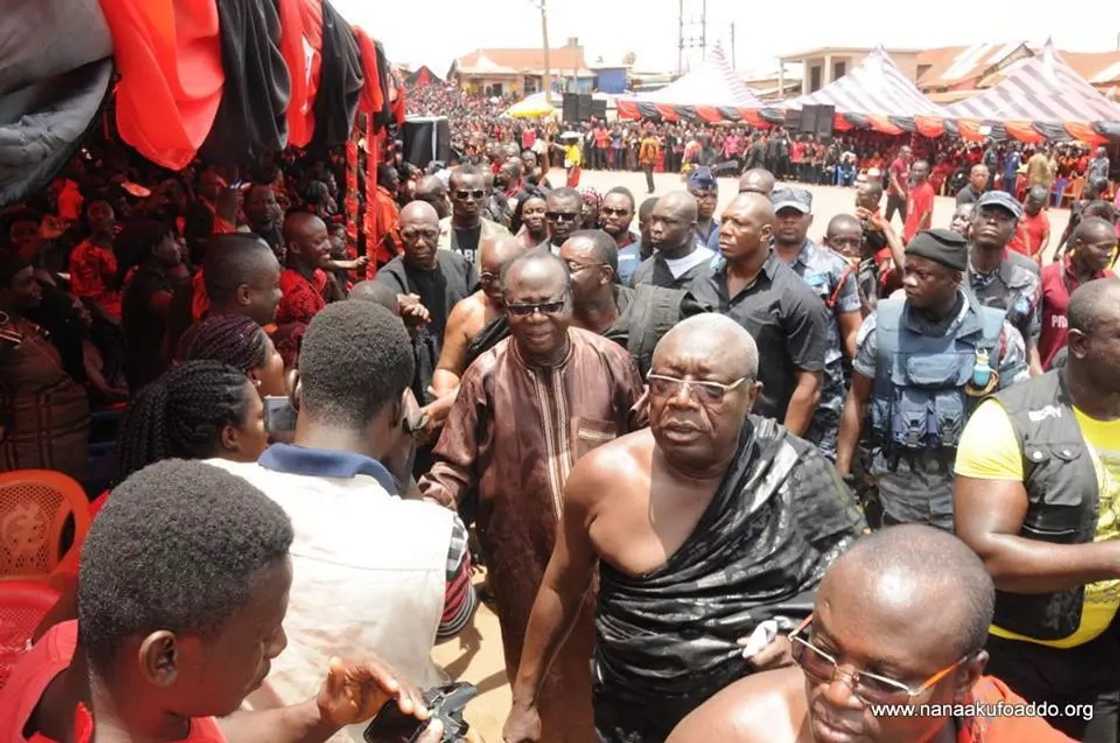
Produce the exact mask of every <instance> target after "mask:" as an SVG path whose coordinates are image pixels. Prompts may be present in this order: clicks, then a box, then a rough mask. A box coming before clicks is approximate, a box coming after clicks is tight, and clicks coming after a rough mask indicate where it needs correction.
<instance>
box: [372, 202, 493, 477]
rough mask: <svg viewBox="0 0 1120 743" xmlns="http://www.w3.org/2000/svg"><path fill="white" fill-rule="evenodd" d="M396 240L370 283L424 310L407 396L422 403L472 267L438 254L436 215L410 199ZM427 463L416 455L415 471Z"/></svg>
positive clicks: (470, 282)
mask: <svg viewBox="0 0 1120 743" xmlns="http://www.w3.org/2000/svg"><path fill="white" fill-rule="evenodd" d="M400 236H401V241H402V242H403V243H404V254H403V255H401V256H398V257H396V258H394V259H393V260H391V261H389V262H388V263H387V264H385V266H384V267H383V268H382V269H381V270H380V271H378V272H377V278H376V279H375V281H377V282H378V283H381V284H384V285H386V286H388V287H389V288H391V289H392V290H393V291H395V292H396V293H397V294H404V295H415V296H416V297H418V298H419V302H420V304H421V305H423V306H424V308H425V309H426V310H427V311H428V315H429V322H428V323H426V324H424V325H423V326H421V327H419V328H418V329H417V332H416V333H415V334H414V335H413V338H412V348H413V354H414V357H415V359H416V374H415V377H414V378H413V381H412V392H413V394H414V395H416V399H417V401H418V402H419V403H420V404H421V405H426V404H428V403H430V402H432V401H433V400H434V399H435V395H433V394H432V393H431V392H429V387H431V385H432V378H433V375H434V373H435V368H436V362H437V361H438V360H439V357H440V346H441V344H442V342H443V336H444V331H445V330H446V329H447V322H448V316H449V315H450V314H451V309H452V308H453V307H454V306H455V305H456V304H457V303H458V302H460V301H462V300H463V299H466V298H467V296H469V295H470V293H471V291H472V290H473V289H474V287H475V286H477V285H478V276H477V274H475V270H474V266H473V265H471V264H470V263H467V260H466V259H465V258H464V257H463V256H462V255H460V254H459V253H456V252H453V251H450V250H439V249H437V247H436V246H437V244H438V243H439V214H437V213H436V210H435V208H434V207H432V205H431V204H429V203H427V202H426V201H413V202H411V203H409V204H407V205H406V206H405V207H404V208H403V209H401V220H400ZM426 464H427V462H425V461H423V457H420V456H418V457H417V465H418V467H423V469H421V470H418V471H426V467H424V465H426Z"/></svg>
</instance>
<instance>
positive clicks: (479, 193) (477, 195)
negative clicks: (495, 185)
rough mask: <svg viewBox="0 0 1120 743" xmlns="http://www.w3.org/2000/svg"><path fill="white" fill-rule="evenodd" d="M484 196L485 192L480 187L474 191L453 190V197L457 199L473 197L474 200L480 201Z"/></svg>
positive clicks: (462, 199) (463, 199)
mask: <svg viewBox="0 0 1120 743" xmlns="http://www.w3.org/2000/svg"><path fill="white" fill-rule="evenodd" d="M485 196H486V192H485V191H483V190H482V189H478V190H475V191H456V192H455V198H457V199H458V200H459V201H466V200H467V199H474V200H475V201H480V200H481V199H482V198H484V197H485Z"/></svg>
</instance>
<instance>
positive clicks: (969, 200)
mask: <svg viewBox="0 0 1120 743" xmlns="http://www.w3.org/2000/svg"><path fill="white" fill-rule="evenodd" d="M991 177H992V174H991V171H989V170H988V166H987V165H985V164H984V163H976V164H975V165H973V166H972V170H970V171H968V185H966V186H965V187H964V188H962V189H961V190H960V191H957V206H960V205H961V204H975V203H976V202H977V201H979V200H980V197H981V196H983V195H984V194H985V193H986V192H987V190H988V185H989V181H990V180H991Z"/></svg>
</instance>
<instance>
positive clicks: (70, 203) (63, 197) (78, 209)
mask: <svg viewBox="0 0 1120 743" xmlns="http://www.w3.org/2000/svg"><path fill="white" fill-rule="evenodd" d="M84 201H85V197H84V196H82V192H81V190H80V189H79V188H78V182H77V181H72V180H70V179H69V178H67V179H66V182H65V183H64V184H63V185H62V191H60V192H59V194H58V216H59V218H61V219H65V220H66V221H67V222H77V221H78V218H79V217H80V216H81V213H82V202H84Z"/></svg>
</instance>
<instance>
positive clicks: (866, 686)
mask: <svg viewBox="0 0 1120 743" xmlns="http://www.w3.org/2000/svg"><path fill="white" fill-rule="evenodd" d="M993 603H994V589H993V587H992V581H991V578H989V577H988V575H987V573H986V572H985V571H984V565H983V563H981V562H980V560H979V559H978V558H977V557H976V555H974V554H973V553H972V552H971V551H970V550H969V549H968V547H967V546H966V545H965V544H964V543H962V542H961V541H960V540H959V539H957V538H955V537H953V536H951V535H949V534H946V533H945V532H942V531H940V530H937V529H933V528H931V527H928V526H918V525H906V526H895V527H891V528H889V529H884V530H883V531H880V532H877V533H875V534H872V535H871V536H868V537H865V538H863V539H862V540H860V541H859V542H856V544H855V545H854V546H853V547H852V548H851V549H850V550H848V551H847V552H846V553H845V554H844V555H843V556H842V557H840V558H839V559H838V560H837V561H836V562H835V563H833V565H832V567H831V568H829V570H828V572H827V573H826V574H825V577H824V580H823V581H821V586H820V590H819V591H818V592H817V599H816V606H815V611H814V614H813V615H812V617H811V619H810V620H808V621H807V623H805V624H803V625H802V626H801V627H800V628H798V630H797V631H796V632H794V633H793V634H792V635H791V641H792V650H793V656H794V658H795V659H796V661H797V665H796V666H793V667H789V668H783V669H781V670H777V671H770V672H767V673H760V674H757V675H755V676H751V677H748V678H746V679H743V680H742V681H738V682H736V683H734V684H732V685H731V686H729V687H727V688H726V689H724V690H723V691H722V692H720V693H719V694H716V695H715V696H714V697H712V698H711V699H710V700H708V701H707V702H706V703H705V704H704V705H703V706H702V707H700V708H699V709H697V710H696V711H695V712H693V713H692V714H691V715H689V716H688V717H687V718H685V720H684V721H683V722H681V724H680V725H678V726H677V729H676V730H674V731H673V734H672V735H670V736H669V741H668V743H709V741H720V743H825V741H838V740H852V741H855V740H859V741H867V743H918V742H920V741H921V742H926V743H934V742H935V741H969V742H974V743H980V742H981V741H983V742H984V743H1004V742H1006V743H1012V742H1014V743H1018V742H1019V741H1031V743H1036V742H1037V743H1049V742H1051V741H1053V742H1057V741H1067V740H1069V739H1068V738H1066V737H1065V736H1064V735H1062V734H1061V733H1059V732H1057V731H1055V730H1054V729H1052V728H1051V727H1050V726H1049V725H1047V724H1046V722H1045V721H1044V720H1041V719H1039V718H1037V717H1012V716H1010V715H1003V716H1001V715H996V716H992V717H982V716H978V717H973V716H967V717H953V716H950V715H948V714H933V715H928V716H917V715H910V716H905V715H887V714H879V715H876V713H875V712H874V710H873V707H872V705H877V704H924V705H943V706H944V709H950V708H951V705H970V704H987V705H996V704H1000V703H1003V704H1007V705H1009V706H1010V705H1014V704H1023V700H1022V698H1020V697H1018V696H1016V694H1015V693H1014V692H1012V691H1011V690H1010V689H1008V687H1007V686H1006V685H1005V684H1004V683H1003V682H1002V681H1000V680H999V679H997V678H994V677H992V676H983V675H982V674H983V672H984V667H985V665H986V664H987V661H988V654H987V653H986V652H985V651H984V649H983V648H984V640H985V635H986V633H987V628H988V623H989V622H990V621H991V618H992V606H993ZM837 663H839V664H840V666H839V668H838V667H837V665H836V664H837ZM841 669H842V670H841ZM856 679H858V681H857V680H856ZM908 688H909V689H919V688H920V689H921V690H920V691H919V693H918V694H916V695H913V696H911V695H910V693H909V691H908V690H907V689H908Z"/></svg>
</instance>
